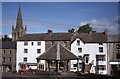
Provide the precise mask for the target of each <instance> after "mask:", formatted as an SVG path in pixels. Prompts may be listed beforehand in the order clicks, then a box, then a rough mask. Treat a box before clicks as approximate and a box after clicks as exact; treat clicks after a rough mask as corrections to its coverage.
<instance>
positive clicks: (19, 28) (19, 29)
mask: <svg viewBox="0 0 120 79" xmlns="http://www.w3.org/2000/svg"><path fill="white" fill-rule="evenodd" d="M26 30H27V27H26V26H25V27H23V20H22V14H21V9H20V5H19V9H18V15H17V20H16V27H15V28H14V26H12V40H13V41H16V40H18V38H19V37H21V36H23V35H25V34H26Z"/></svg>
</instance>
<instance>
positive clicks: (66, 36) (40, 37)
mask: <svg viewBox="0 0 120 79" xmlns="http://www.w3.org/2000/svg"><path fill="white" fill-rule="evenodd" d="M72 36H73V34H72V33H51V34H48V33H39V34H26V35H24V36H23V37H21V38H19V39H18V41H70V40H71V38H72Z"/></svg>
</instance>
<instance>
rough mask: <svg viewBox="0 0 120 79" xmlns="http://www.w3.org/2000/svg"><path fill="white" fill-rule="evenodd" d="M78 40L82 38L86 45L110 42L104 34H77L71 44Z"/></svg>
mask: <svg viewBox="0 0 120 79" xmlns="http://www.w3.org/2000/svg"><path fill="white" fill-rule="evenodd" d="M76 38H80V39H81V40H82V41H83V42H85V43H99V42H101V43H103V42H107V41H108V37H107V35H106V34H104V33H91V34H89V33H79V34H78V33H77V34H74V35H73V37H72V39H71V43H72V42H73V41H75V39H76Z"/></svg>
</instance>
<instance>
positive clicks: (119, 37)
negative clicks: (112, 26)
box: [108, 34, 120, 42]
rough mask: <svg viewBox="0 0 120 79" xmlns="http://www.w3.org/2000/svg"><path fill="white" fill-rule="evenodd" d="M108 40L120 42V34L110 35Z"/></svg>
mask: <svg viewBox="0 0 120 79" xmlns="http://www.w3.org/2000/svg"><path fill="white" fill-rule="evenodd" d="M108 42H120V34H118V35H109V36H108Z"/></svg>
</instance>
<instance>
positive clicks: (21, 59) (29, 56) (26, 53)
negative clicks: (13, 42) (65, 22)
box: [16, 41, 45, 71]
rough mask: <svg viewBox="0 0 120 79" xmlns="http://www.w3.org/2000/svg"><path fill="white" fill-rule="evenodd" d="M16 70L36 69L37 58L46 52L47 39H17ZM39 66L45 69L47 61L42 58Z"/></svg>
mask: <svg viewBox="0 0 120 79" xmlns="http://www.w3.org/2000/svg"><path fill="white" fill-rule="evenodd" d="M17 48H18V49H17V56H16V70H17V71H18V70H20V69H29V68H32V69H36V68H37V60H36V58H37V57H38V56H39V55H41V54H42V53H43V52H45V41H17ZM40 65H41V66H39V67H42V68H41V69H43V70H44V69H45V67H44V66H45V61H44V60H41V62H40Z"/></svg>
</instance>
